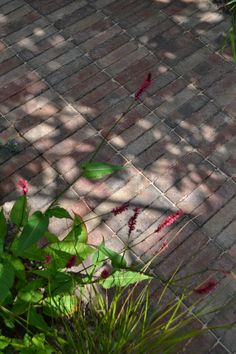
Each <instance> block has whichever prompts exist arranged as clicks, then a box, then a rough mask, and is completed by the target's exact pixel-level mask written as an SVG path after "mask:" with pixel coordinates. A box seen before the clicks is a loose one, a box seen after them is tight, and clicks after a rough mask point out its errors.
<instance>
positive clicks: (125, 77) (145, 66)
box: [115, 42, 167, 91]
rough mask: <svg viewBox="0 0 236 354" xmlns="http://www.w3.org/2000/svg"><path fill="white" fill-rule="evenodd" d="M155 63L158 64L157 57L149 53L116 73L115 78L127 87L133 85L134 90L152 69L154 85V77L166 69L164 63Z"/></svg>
mask: <svg viewBox="0 0 236 354" xmlns="http://www.w3.org/2000/svg"><path fill="white" fill-rule="evenodd" d="M129 43H132V42H129ZM154 64H156V58H155V57H154V55H152V54H149V55H147V56H145V57H144V58H141V59H140V60H139V61H138V62H134V63H132V64H131V65H130V66H129V67H128V68H126V69H125V70H123V71H122V72H120V73H119V74H118V75H116V76H115V80H116V81H118V82H119V83H120V84H121V85H124V84H125V83H126V85H125V86H126V87H129V88H131V87H133V90H132V89H131V91H134V90H137V88H138V87H139V86H140V85H141V83H142V82H143V80H144V78H145V76H147V73H148V71H150V72H151V75H152V85H153V81H154V78H155V77H156V76H157V75H158V74H159V73H160V72H163V71H164V70H165V67H164V65H163V66H162V65H158V66H156V65H155V66H154V67H153V65H154ZM166 70H167V68H166ZM127 81H128V82H127Z"/></svg>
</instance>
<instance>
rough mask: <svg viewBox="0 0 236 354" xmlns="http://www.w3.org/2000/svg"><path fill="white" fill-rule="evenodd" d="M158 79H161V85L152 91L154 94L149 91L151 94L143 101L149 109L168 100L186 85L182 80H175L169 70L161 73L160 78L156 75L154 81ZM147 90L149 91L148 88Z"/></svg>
mask: <svg viewBox="0 0 236 354" xmlns="http://www.w3.org/2000/svg"><path fill="white" fill-rule="evenodd" d="M159 79H161V82H160V85H161V87H159V89H158V91H154V92H155V93H154V94H152V93H151V92H150V93H151V94H152V95H151V96H146V97H145V98H144V103H145V104H146V105H147V106H148V107H150V108H151V109H154V108H156V107H158V106H160V105H161V104H162V103H163V102H170V101H171V100H172V99H173V96H174V95H175V94H177V93H178V92H180V91H181V90H182V89H183V88H185V87H186V84H185V82H184V80H183V79H176V80H175V75H173V74H172V73H171V72H167V73H166V74H163V76H161V77H160V78H158V77H157V79H156V81H158V80H159ZM147 92H149V89H148V90H147Z"/></svg>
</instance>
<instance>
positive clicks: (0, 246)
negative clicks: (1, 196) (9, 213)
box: [0, 209, 7, 257]
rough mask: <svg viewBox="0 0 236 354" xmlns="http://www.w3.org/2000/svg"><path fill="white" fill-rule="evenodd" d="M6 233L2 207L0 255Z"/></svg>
mask: <svg viewBox="0 0 236 354" xmlns="http://www.w3.org/2000/svg"><path fill="white" fill-rule="evenodd" d="M6 234H7V222H6V218H5V215H4V213H3V209H1V211H0V257H1V256H2V254H3V249H4V240H5V237H6Z"/></svg>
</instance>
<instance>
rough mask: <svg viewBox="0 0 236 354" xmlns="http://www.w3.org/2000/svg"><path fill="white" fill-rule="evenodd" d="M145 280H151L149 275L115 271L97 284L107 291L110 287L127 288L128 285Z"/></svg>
mask: <svg viewBox="0 0 236 354" xmlns="http://www.w3.org/2000/svg"><path fill="white" fill-rule="evenodd" d="M147 279H152V277H151V276H150V275H146V274H142V273H138V272H133V271H127V272H121V271H118V270H117V271H116V272H114V273H113V274H111V275H110V276H109V277H108V278H106V279H104V280H101V281H100V282H99V283H100V284H101V285H102V286H103V287H104V288H105V289H109V288H111V287H114V286H116V287H123V286H127V285H129V284H133V283H137V282H139V281H142V280H147Z"/></svg>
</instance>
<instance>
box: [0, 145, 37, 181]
mask: <svg viewBox="0 0 236 354" xmlns="http://www.w3.org/2000/svg"><path fill="white" fill-rule="evenodd" d="M36 157H37V153H36V150H35V149H33V148H31V147H29V148H27V149H26V150H23V151H21V152H20V153H19V154H17V155H15V156H13V157H12V158H11V159H10V160H9V161H7V162H5V163H4V164H3V165H1V171H2V173H1V177H0V180H3V179H4V178H6V177H8V176H11V175H12V174H13V173H14V172H15V171H17V170H18V169H19V168H21V167H23V166H25V165H26V164H27V163H29V162H30V161H32V160H33V159H35V158H36Z"/></svg>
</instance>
